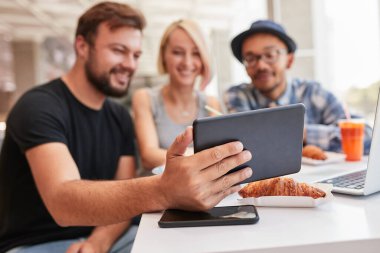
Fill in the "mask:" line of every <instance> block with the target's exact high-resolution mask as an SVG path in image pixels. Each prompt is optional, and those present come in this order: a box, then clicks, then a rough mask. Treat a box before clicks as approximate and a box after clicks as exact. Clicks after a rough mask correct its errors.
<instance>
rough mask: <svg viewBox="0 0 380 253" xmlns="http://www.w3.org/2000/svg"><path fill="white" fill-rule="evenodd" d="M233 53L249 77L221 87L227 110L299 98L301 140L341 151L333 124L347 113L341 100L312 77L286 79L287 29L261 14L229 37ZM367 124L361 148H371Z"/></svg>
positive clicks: (291, 45) (290, 47)
mask: <svg viewBox="0 0 380 253" xmlns="http://www.w3.org/2000/svg"><path fill="white" fill-rule="evenodd" d="M231 48H232V52H233V54H234V56H235V57H236V59H238V60H239V61H240V62H241V63H243V64H244V66H245V68H246V71H247V74H248V75H249V77H250V78H251V83H242V84H239V85H236V86H232V87H231V88H229V89H228V90H227V91H226V93H225V97H224V100H225V104H226V107H227V109H228V111H229V112H241V111H248V110H256V109H260V108H266V107H274V106H282V105H288V104H294V103H303V104H304V105H305V107H306V115H305V123H306V124H305V135H304V136H305V137H304V138H305V139H304V141H305V143H306V144H313V145H316V146H319V147H320V148H322V149H324V150H329V151H341V141H340V139H341V137H340V131H339V128H338V126H337V122H338V120H339V119H342V118H344V117H345V114H344V110H343V106H342V104H341V103H340V102H339V101H338V99H337V98H336V97H335V96H334V95H333V94H332V93H331V92H329V91H327V90H325V89H324V88H322V87H321V85H320V84H319V83H317V82H315V81H309V80H301V79H289V78H287V76H286V71H287V70H288V69H290V68H291V66H292V64H293V62H294V53H295V51H296V49H297V44H296V43H295V42H294V40H293V39H292V38H291V37H290V36H289V35H288V34H287V33H286V31H285V29H284V28H283V27H282V26H281V25H280V24H277V23H275V22H273V21H271V20H259V21H256V22H254V23H252V25H251V27H250V28H249V29H248V30H246V31H244V32H242V33H240V34H239V35H237V36H236V37H235V38H234V39H233V40H232V41H231ZM371 132H372V131H371V128H370V127H367V129H366V137H365V152H366V153H368V152H369V147H370V143H371Z"/></svg>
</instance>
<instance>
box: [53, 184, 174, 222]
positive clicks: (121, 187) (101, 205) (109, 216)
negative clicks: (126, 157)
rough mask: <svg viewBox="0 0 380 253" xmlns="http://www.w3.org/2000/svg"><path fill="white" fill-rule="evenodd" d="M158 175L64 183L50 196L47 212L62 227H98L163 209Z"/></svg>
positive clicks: (163, 204)
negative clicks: (130, 178)
mask: <svg viewBox="0 0 380 253" xmlns="http://www.w3.org/2000/svg"><path fill="white" fill-rule="evenodd" d="M159 177H160V176H152V177H144V178H137V179H132V180H116V181H115V180H113V181H86V180H75V181H69V182H65V183H62V184H61V186H60V187H59V189H56V190H55V193H54V194H53V195H52V196H51V198H52V199H51V204H50V208H49V211H50V213H51V214H52V215H53V217H54V219H55V220H56V222H57V223H58V224H60V225H61V226H100V225H108V224H115V223H120V222H124V221H127V220H129V219H131V218H132V217H134V216H136V215H138V214H141V213H143V212H152V211H158V210H163V209H165V208H166V205H167V204H166V203H165V198H164V195H163V194H161V192H160V188H159V186H158V181H159Z"/></svg>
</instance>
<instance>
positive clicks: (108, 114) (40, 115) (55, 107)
mask: <svg viewBox="0 0 380 253" xmlns="http://www.w3.org/2000/svg"><path fill="white" fill-rule="evenodd" d="M49 142H60V143H64V144H66V145H67V147H68V149H69V151H70V153H71V155H72V157H73V159H74V161H75V163H76V165H77V166H78V169H79V172H80V175H81V178H82V179H93V180H98V179H105V180H107V179H113V178H114V176H115V173H116V169H117V165H118V161H119V158H120V156H134V155H135V154H134V152H135V147H134V130H133V124H132V120H131V117H130V115H129V113H128V111H127V110H126V109H125V108H123V107H122V106H121V105H119V104H117V103H115V102H113V101H111V100H108V99H106V100H105V102H104V105H103V107H102V108H101V109H100V110H92V109H90V108H88V107H86V106H85V105H83V104H82V103H80V102H79V101H78V100H77V99H76V98H75V97H74V96H73V95H72V93H71V92H70V90H69V89H68V88H67V86H66V85H65V84H64V83H63V81H62V80H61V79H56V80H53V81H51V82H49V83H47V84H45V85H42V86H39V87H36V88H34V89H32V90H30V91H28V92H27V93H25V95H23V96H22V97H21V98H20V100H19V101H18V102H17V104H16V105H15V106H14V108H13V109H12V111H11V112H10V114H9V117H8V120H7V129H6V136H5V139H4V143H3V148H2V150H1V155H0V252H2V251H5V250H6V249H9V248H13V247H15V246H19V245H27V244H35V243H41V242H46V241H53V240H60V239H68V238H76V237H80V236H86V235H88V234H89V233H90V232H91V230H92V227H67V228H62V227H59V226H58V225H57V224H56V223H55V222H54V220H53V219H52V217H51V215H50V214H49V213H48V211H47V209H46V207H45V206H44V204H43V202H42V199H41V198H40V196H39V194H38V192H37V188H36V185H35V183H34V180H33V177H32V174H31V170H30V167H29V165H28V162H27V160H26V157H25V151H26V150H28V149H30V148H32V147H35V146H37V145H40V144H44V143H49Z"/></svg>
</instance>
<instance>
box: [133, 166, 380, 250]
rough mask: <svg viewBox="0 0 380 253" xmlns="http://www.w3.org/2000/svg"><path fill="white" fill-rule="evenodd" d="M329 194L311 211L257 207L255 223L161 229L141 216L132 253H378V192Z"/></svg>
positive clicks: (303, 177)
mask: <svg viewBox="0 0 380 253" xmlns="http://www.w3.org/2000/svg"><path fill="white" fill-rule="evenodd" d="M365 165H366V162H364V161H363V162H356V163H341V164H331V165H325V166H318V167H316V166H302V170H301V172H300V173H298V174H294V175H293V177H294V178H296V179H297V180H299V181H305V182H314V181H316V180H319V179H321V178H322V177H324V175H325V174H326V173H327V171H334V172H335V173H336V174H341V173H342V172H344V171H347V170H350V171H355V170H359V169H360V168H363V166H365ZM379 183H380V178H379ZM334 196H335V197H334V199H333V201H332V202H330V203H326V204H323V205H320V206H318V207H315V208H273V207H272V208H270V207H257V209H258V213H259V216H260V221H259V222H258V223H257V224H254V225H240V226H220V227H194V228H170V229H162V228H159V227H158V225H157V222H158V220H159V219H160V217H161V213H150V214H143V216H142V219H141V223H140V227H139V230H138V233H137V237H136V240H135V244H134V246H133V250H132V252H133V253H139V252H144V253H146V252H166V253H169V252H260V253H264V252H265V253H269V252H289V253H298V252H308V253H314V252H315V253H317V252H318V253H321V252H345V253H346V252H348V253H350V252H355V253H358V252H359V253H365V252H380V194H379V193H377V194H373V195H371V196H367V197H354V196H346V195H341V194H334ZM236 199H237V196H236V195H231V196H229V197H227V198H226V199H225V200H223V201H222V203H221V205H233V204H239V203H238V202H237V201H236Z"/></svg>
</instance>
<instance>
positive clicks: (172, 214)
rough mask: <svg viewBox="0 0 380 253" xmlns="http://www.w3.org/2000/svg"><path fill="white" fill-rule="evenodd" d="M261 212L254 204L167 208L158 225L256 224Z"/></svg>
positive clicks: (164, 226)
mask: <svg viewBox="0 0 380 253" xmlns="http://www.w3.org/2000/svg"><path fill="white" fill-rule="evenodd" d="M258 221H259V214H258V213H257V210H256V207H255V206H253V205H244V206H222V207H214V208H212V209H210V210H208V211H206V212H191V211H183V210H177V209H168V210H165V212H164V214H163V215H162V217H161V219H160V220H159V221H158V225H159V226H160V227H161V228H176V227H202V226H227V225H246V224H254V223H256V222H258Z"/></svg>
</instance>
